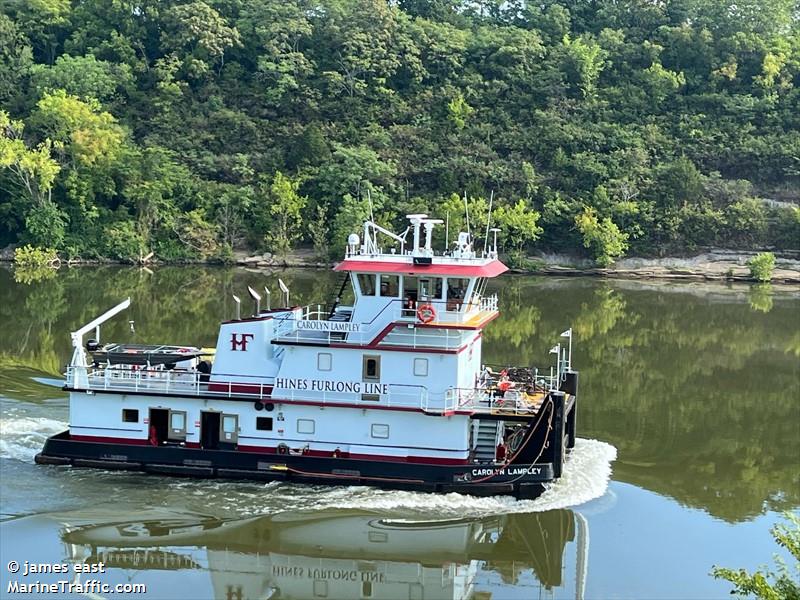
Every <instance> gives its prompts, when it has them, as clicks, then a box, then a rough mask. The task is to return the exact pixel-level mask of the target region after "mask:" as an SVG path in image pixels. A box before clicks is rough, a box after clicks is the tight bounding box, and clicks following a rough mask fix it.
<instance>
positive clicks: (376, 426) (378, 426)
mask: <svg viewBox="0 0 800 600" xmlns="http://www.w3.org/2000/svg"><path fill="white" fill-rule="evenodd" d="M371 435H372V437H374V438H379V439H382V440H385V439H388V438H389V426H388V425H385V424H383V423H373V424H372V433H371Z"/></svg>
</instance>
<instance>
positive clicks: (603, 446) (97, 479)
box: [0, 267, 800, 600]
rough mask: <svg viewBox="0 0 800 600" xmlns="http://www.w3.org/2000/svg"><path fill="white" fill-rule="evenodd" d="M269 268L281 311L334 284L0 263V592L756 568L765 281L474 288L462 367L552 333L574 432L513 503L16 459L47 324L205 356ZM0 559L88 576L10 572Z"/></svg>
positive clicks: (623, 589) (36, 400)
mask: <svg viewBox="0 0 800 600" xmlns="http://www.w3.org/2000/svg"><path fill="white" fill-rule="evenodd" d="M279 276H280V277H281V278H282V279H283V280H284V281H285V282H286V283H287V284H288V285H289V287H290V288H291V293H292V298H291V300H292V304H300V303H303V304H305V303H326V302H328V301H329V300H330V299H331V298H332V297H333V296H335V293H336V289H337V286H338V278H337V277H335V276H334V275H333V274H330V273H327V272H316V271H285V272H282V273H272V274H267V273H256V272H249V271H245V270H241V269H213V268H200V267H174V268H173V267H170V268H159V269H157V270H156V271H155V272H149V271H147V270H139V269H119V268H96V269H74V270H71V271H67V270H63V269H62V271H61V272H60V273H58V274H57V275H56V276H54V277H51V278H49V279H46V280H44V281H38V282H33V283H28V282H17V281H15V279H14V274H13V273H12V272H11V271H9V270H4V269H0V333H1V335H0V410H1V412H0V519H1V520H0V553H1V554H2V558H1V560H0V582H2V590H0V597H7V596H8V597H16V596H15V595H14V594H9V593H8V587H7V586H8V582H9V581H11V580H12V579H16V580H17V581H18V582H20V583H26V582H27V583H31V582H33V581H34V580H40V581H43V582H48V583H55V582H58V581H61V580H65V579H66V580H69V581H71V582H73V583H75V582H78V583H86V582H87V581H88V580H90V579H92V578H95V579H98V580H99V581H101V582H102V583H105V584H109V585H116V584H144V585H145V586H146V589H147V591H146V593H144V594H136V595H135V596H141V597H147V598H159V599H160V598H197V599H203V598H222V599H225V600H239V599H249V598H348V599H349V598H359V599H360V598H390V599H403V600H404V599H409V600H411V599H415V598H420V599H422V598H425V599H431V598H450V599H456V598H457V599H468V598H471V599H474V600H479V599H480V600H488V599H490V598H491V599H494V600H503V599H506V598H509V599H512V598H593V599H594V598H597V599H600V598H636V599H640V598H692V599H694V598H726V597H728V591H729V589H730V586H729V585H728V584H727V583H726V582H724V581H718V580H715V579H714V578H713V577H711V576H710V574H709V573H710V571H711V569H712V567H713V566H714V565H722V566H730V567H737V568H738V567H744V568H747V569H755V568H757V567H759V566H760V565H763V564H766V563H771V562H772V556H773V553H774V552H776V551H777V546H776V545H775V544H774V543H773V541H772V538H771V536H770V533H769V529H770V527H771V526H773V525H774V524H775V523H777V522H780V520H781V512H782V511H787V510H797V509H798V507H800V435H798V428H800V371H799V365H800V295H799V294H798V293H797V292H796V291H793V290H787V289H781V288H778V287H776V288H773V289H768V288H763V287H761V288H750V287H747V286H733V287H730V286H723V285H718V284H714V285H710V284H699V283H680V284H676V283H663V282H659V283H634V282H608V281H600V280H596V279H586V278H581V279H557V278H536V277H520V276H505V277H502V278H500V280H498V281H497V282H495V285H494V288H495V289H496V291H498V292H499V295H500V302H501V311H502V315H501V317H500V318H499V319H497V320H496V321H495V322H494V323H492V324H491V325H490V326H489V327H488V329H487V330H486V332H485V335H484V361H485V362H487V363H496V364H516V365H519V364H521V365H530V364H536V365H547V364H549V363H548V360H549V358H550V357H549V355H548V350H549V349H550V347H551V346H552V345H553V344H555V343H556V342H557V341H558V335H559V333H560V332H561V331H563V330H564V329H566V328H567V327H569V326H572V327H573V330H574V360H573V363H574V365H575V366H576V368H577V369H578V370H580V372H581V390H580V401H581V405H580V412H579V420H578V430H579V437H580V440H579V442H578V445H577V446H576V449H575V451H574V454H573V455H572V456H571V458H570V461H569V464H568V466H567V469H566V473H565V476H564V478H563V479H562V480H560V481H559V482H558V483H557V484H556V485H555V486H554V487H553V488H552V489H550V490H548V491H547V492H546V493H545V495H544V496H542V497H541V498H540V499H538V500H536V501H523V502H518V501H514V500H512V499H510V498H488V499H487V498H482V499H476V498H471V497H468V496H460V495H457V494H449V495H439V496H436V495H428V494H418V493H408V492H392V491H379V490H374V489H371V488H366V487H347V488H345V487H341V488H325V487H311V486H299V485H288V484H268V485H264V484H260V483H246V482H243V483H240V482H229V481H198V480H182V479H170V478H162V477H155V476H151V475H148V476H145V475H140V474H128V473H111V472H104V471H92V470H80V469H71V468H63V467H45V466H37V465H35V464H34V463H33V456H34V454H35V453H36V452H37V451H38V450H39V449H40V447H41V445H42V443H43V441H44V439H45V438H46V437H47V436H48V435H51V434H53V433H57V432H60V431H62V430H64V429H65V428H66V426H67V420H68V404H67V397H66V395H65V394H64V393H63V392H62V391H61V390H60V389H59V388H58V387H57V385H58V383H59V374H60V372H61V371H62V369H63V365H64V364H65V363H66V362H67V361H68V360H69V356H70V347H69V336H68V332H69V331H71V330H73V329H76V328H77V327H79V326H80V325H82V324H83V323H86V322H88V321H90V320H91V319H92V318H94V317H95V316H96V315H97V314H99V313H101V312H102V311H104V310H105V309H107V308H109V307H110V306H112V305H114V304H116V303H117V302H118V301H120V300H121V299H123V298H125V297H126V296H128V295H130V296H131V298H132V300H133V305H132V307H131V309H130V310H129V311H128V312H126V313H125V314H124V317H123V316H121V317H118V318H117V319H116V320H115V321H113V322H112V323H110V324H108V325H107V326H104V328H103V338H104V339H105V340H111V339H114V340H117V341H138V342H147V343H156V342H165V343H181V344H184V343H185V344H193V345H203V346H213V345H214V344H215V338H216V332H217V327H218V322H219V321H220V320H221V319H224V318H230V317H232V316H233V314H234V308H233V301H232V298H231V296H232V294H233V293H236V294H238V295H239V296H241V297H243V298H246V297H247V294H246V286H247V285H252V286H253V287H257V288H262V287H263V286H264V285H267V286H269V287H270V289H272V290H274V293H273V297H277V295H278V285H277V278H278V277H279ZM243 303H244V304H245V308H246V309H248V308H249V306H248V302H247V301H243ZM129 321H133V331H132V328H131V324H130V323H129ZM11 560H15V561H18V562H19V563H20V564H24V561H29V562H31V563H33V562H35V563H58V564H61V563H64V564H68V565H69V566H70V569H73V570H74V567H73V566H72V565H74V564H80V563H87V564H96V563H99V562H103V563H104V565H105V566H104V568H105V572H104V573H102V574H96V575H86V574H75V573H74V572H72V571H71V572H70V573H69V574H68V575H64V574H37V575H34V574H29V575H28V576H27V577H22V576H21V574H17V575H16V576H12V575H11V574H10V573H8V571H7V564H8V562H9V561H11ZM73 590H77V588H73ZM90 595H91V594H90ZM23 596H24V597H63V596H66V597H79V596H80V594H78V593H77V592H76V593H69V592H68V593H63V594H62V593H58V594H55V595H50V596H45V595H42V594H38V595H37V594H20V597H23ZM99 596H104V595H103V594H99ZM112 596H113V594H112ZM93 597H98V595H97V594H95V595H94V596H93Z"/></svg>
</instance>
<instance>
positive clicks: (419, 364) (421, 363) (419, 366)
mask: <svg viewBox="0 0 800 600" xmlns="http://www.w3.org/2000/svg"><path fill="white" fill-rule="evenodd" d="M414 375H416V376H417V377H427V376H428V359H427V358H415V359H414Z"/></svg>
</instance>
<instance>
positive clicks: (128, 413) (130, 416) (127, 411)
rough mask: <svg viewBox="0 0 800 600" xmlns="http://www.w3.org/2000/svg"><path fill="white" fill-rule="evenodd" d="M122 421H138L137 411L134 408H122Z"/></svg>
mask: <svg viewBox="0 0 800 600" xmlns="http://www.w3.org/2000/svg"><path fill="white" fill-rule="evenodd" d="M122 422H123V423H138V422H139V411H138V410H137V409H135V408H123V409H122Z"/></svg>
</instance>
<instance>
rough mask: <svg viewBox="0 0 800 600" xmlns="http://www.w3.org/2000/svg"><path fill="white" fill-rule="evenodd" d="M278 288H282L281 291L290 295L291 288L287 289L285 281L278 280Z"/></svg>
mask: <svg viewBox="0 0 800 600" xmlns="http://www.w3.org/2000/svg"><path fill="white" fill-rule="evenodd" d="M278 287H279V288H281V291H282V292H283V293H284V294H288V293H289V288H288V287H286V284H285V283H283V280H281V279H278Z"/></svg>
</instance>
